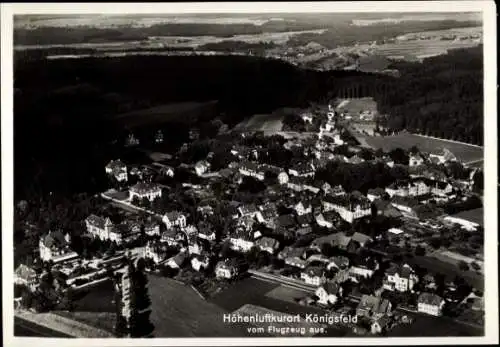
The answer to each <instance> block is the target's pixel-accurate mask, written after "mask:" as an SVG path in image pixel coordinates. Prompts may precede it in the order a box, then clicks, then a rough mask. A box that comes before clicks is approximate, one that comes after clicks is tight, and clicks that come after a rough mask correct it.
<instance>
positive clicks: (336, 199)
mask: <svg viewBox="0 0 500 347" xmlns="http://www.w3.org/2000/svg"><path fill="white" fill-rule="evenodd" d="M324 201H325V202H328V203H331V204H334V205H339V206H343V207H345V208H348V209H350V210H354V209H356V206H358V205H360V206H362V207H368V206H369V205H370V200H368V198H366V197H365V196H363V195H361V194H355V193H351V194H347V195H335V196H333V195H327V196H325V198H324Z"/></svg>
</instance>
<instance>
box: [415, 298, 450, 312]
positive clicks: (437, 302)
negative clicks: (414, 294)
mask: <svg viewBox="0 0 500 347" xmlns="http://www.w3.org/2000/svg"><path fill="white" fill-rule="evenodd" d="M444 305H445V301H444V299H443V298H441V297H440V296H439V295H436V294H431V293H422V294H420V295H419V296H418V299H417V310H418V312H422V313H426V314H429V315H432V316H441V315H442V310H443V307H444Z"/></svg>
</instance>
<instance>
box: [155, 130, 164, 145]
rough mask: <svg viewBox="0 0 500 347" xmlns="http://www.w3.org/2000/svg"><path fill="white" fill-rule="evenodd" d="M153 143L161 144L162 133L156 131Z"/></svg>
mask: <svg viewBox="0 0 500 347" xmlns="http://www.w3.org/2000/svg"><path fill="white" fill-rule="evenodd" d="M155 143H163V132H162V131H161V130H158V131H157V132H156V134H155Z"/></svg>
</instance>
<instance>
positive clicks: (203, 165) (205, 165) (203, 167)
mask: <svg viewBox="0 0 500 347" xmlns="http://www.w3.org/2000/svg"><path fill="white" fill-rule="evenodd" d="M209 170H210V163H209V162H208V161H206V160H200V161H199V162H197V163H196V164H195V165H194V171H195V172H196V174H197V175H198V176H203V175H204V174H206V173H207V172H208V171H209Z"/></svg>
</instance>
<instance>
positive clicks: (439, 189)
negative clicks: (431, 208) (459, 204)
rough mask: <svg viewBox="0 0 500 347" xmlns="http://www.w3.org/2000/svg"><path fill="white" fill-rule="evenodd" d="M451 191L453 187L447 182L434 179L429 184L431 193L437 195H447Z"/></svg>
mask: <svg viewBox="0 0 500 347" xmlns="http://www.w3.org/2000/svg"><path fill="white" fill-rule="evenodd" d="M452 192H453V187H452V185H451V184H450V183H449V182H443V181H435V182H433V183H432V186H431V193H432V194H434V195H437V196H447V195H449V194H451V193H452Z"/></svg>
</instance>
